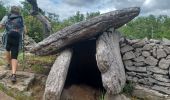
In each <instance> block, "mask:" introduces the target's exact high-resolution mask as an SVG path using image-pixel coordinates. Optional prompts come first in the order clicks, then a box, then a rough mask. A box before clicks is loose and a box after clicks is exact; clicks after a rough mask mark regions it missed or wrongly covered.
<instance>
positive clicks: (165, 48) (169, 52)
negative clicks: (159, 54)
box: [163, 46, 170, 54]
mask: <svg viewBox="0 0 170 100" xmlns="http://www.w3.org/2000/svg"><path fill="white" fill-rule="evenodd" d="M163 49H164V50H165V52H166V53H167V54H170V47H168V46H164V48H163Z"/></svg>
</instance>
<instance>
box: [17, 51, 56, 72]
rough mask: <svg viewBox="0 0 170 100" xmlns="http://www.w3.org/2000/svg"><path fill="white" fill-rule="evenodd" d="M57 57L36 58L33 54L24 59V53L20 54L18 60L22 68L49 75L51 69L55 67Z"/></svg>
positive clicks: (26, 55)
mask: <svg viewBox="0 0 170 100" xmlns="http://www.w3.org/2000/svg"><path fill="white" fill-rule="evenodd" d="M55 59H56V56H55V55H53V56H36V55H32V54H25V57H24V59H23V53H20V54H19V56H18V60H19V62H20V66H21V68H23V67H25V69H29V70H31V71H32V72H34V73H38V74H47V73H48V72H49V69H50V68H51V66H52V65H53V63H54V61H55Z"/></svg>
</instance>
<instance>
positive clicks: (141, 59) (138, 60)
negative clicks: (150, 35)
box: [134, 56, 145, 62]
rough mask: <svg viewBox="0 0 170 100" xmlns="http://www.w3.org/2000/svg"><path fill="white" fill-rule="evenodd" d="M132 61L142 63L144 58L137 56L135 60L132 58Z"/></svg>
mask: <svg viewBox="0 0 170 100" xmlns="http://www.w3.org/2000/svg"><path fill="white" fill-rule="evenodd" d="M134 61H136V62H142V61H145V58H144V57H143V56H139V57H137V58H134Z"/></svg>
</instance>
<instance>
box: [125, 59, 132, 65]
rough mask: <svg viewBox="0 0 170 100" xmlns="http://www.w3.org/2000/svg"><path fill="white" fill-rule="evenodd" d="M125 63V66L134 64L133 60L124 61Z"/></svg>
mask: <svg viewBox="0 0 170 100" xmlns="http://www.w3.org/2000/svg"><path fill="white" fill-rule="evenodd" d="M124 65H125V66H132V65H133V62H132V61H131V60H125V61H124Z"/></svg>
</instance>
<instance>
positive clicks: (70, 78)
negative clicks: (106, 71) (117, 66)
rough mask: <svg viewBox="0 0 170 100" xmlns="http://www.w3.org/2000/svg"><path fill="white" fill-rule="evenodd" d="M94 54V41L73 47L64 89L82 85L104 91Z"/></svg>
mask: <svg viewBox="0 0 170 100" xmlns="http://www.w3.org/2000/svg"><path fill="white" fill-rule="evenodd" d="M95 54H96V40H95V39H92V40H88V41H83V42H80V43H77V44H75V45H74V46H73V57H72V61H71V64H70V67H69V69H68V74H67V78H66V82H65V88H67V87H69V86H71V85H73V84H74V85H81V84H83V85H88V86H90V87H93V88H95V89H98V90H102V91H103V90H104V88H103V85H102V79H101V73H100V71H99V69H98V67H97V62H96V57H95Z"/></svg>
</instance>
